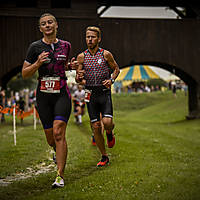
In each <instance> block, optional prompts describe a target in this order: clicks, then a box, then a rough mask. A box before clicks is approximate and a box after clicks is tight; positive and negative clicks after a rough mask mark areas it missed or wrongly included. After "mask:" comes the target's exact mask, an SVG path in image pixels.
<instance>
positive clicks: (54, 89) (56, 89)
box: [40, 77, 60, 93]
mask: <svg viewBox="0 0 200 200" xmlns="http://www.w3.org/2000/svg"><path fill="white" fill-rule="evenodd" d="M40 91H41V92H46V93H60V77H43V78H42V79H41V86H40Z"/></svg>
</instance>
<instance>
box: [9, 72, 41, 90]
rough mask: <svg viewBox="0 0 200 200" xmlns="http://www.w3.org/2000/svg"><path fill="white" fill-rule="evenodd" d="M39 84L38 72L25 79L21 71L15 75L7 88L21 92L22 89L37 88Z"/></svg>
mask: <svg viewBox="0 0 200 200" xmlns="http://www.w3.org/2000/svg"><path fill="white" fill-rule="evenodd" d="M36 84H37V74H34V75H33V76H32V77H31V78H28V79H23V78H22V74H21V73H19V74H17V75H16V76H14V77H13V78H12V79H11V80H10V81H9V82H8V84H7V88H9V90H10V91H14V92H19V91H20V90H22V89H25V88H28V89H35V88H36Z"/></svg>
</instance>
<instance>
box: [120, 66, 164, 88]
mask: <svg viewBox="0 0 200 200" xmlns="http://www.w3.org/2000/svg"><path fill="white" fill-rule="evenodd" d="M159 78H160V76H159V75H158V74H156V73H155V72H154V71H153V70H152V69H151V68H150V67H149V66H148V65H133V66H130V67H126V68H123V69H122V70H121V72H120V74H119V76H118V77H117V79H116V82H117V81H119V82H122V84H123V86H127V85H130V84H131V83H133V82H141V81H147V80H149V79H159Z"/></svg>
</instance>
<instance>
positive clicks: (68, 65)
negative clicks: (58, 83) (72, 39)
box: [65, 57, 78, 71]
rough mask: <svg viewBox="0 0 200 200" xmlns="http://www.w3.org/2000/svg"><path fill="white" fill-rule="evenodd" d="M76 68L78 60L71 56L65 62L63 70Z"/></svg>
mask: <svg viewBox="0 0 200 200" xmlns="http://www.w3.org/2000/svg"><path fill="white" fill-rule="evenodd" d="M77 68H78V61H76V58H75V57H73V58H72V59H71V60H70V62H67V63H66V65H65V70H66V71H67V70H72V69H77Z"/></svg>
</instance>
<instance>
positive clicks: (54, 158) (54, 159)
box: [53, 153, 57, 164]
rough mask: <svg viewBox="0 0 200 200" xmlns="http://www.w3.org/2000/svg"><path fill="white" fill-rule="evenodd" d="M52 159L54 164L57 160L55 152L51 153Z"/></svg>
mask: <svg viewBox="0 0 200 200" xmlns="http://www.w3.org/2000/svg"><path fill="white" fill-rule="evenodd" d="M53 161H54V163H55V164H57V161H56V153H53Z"/></svg>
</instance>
